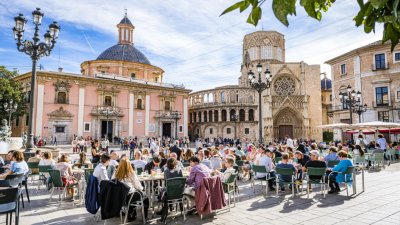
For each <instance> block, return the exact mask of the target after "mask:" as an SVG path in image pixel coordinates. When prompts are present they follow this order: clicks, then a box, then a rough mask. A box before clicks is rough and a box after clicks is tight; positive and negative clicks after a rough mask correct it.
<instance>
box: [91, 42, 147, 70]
mask: <svg viewBox="0 0 400 225" xmlns="http://www.w3.org/2000/svg"><path fill="white" fill-rule="evenodd" d="M97 60H122V61H129V62H138V63H144V64H149V65H150V61H149V60H148V59H147V58H146V56H145V55H143V53H141V52H140V51H139V50H137V49H136V48H135V47H134V46H133V45H129V44H116V45H114V46H112V47H110V48H108V49H107V50H105V51H104V52H103V53H101V54H100V55H99V57H97Z"/></svg>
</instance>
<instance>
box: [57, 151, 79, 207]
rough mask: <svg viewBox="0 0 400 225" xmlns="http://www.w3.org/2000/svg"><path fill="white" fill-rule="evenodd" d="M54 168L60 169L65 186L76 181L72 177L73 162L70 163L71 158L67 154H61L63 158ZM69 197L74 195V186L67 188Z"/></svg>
mask: <svg viewBox="0 0 400 225" xmlns="http://www.w3.org/2000/svg"><path fill="white" fill-rule="evenodd" d="M54 169H56V170H60V173H61V179H62V181H63V183H64V185H65V186H71V185H73V184H74V183H75V181H74V179H73V178H72V175H73V173H72V164H70V163H69V158H68V155H67V154H63V155H61V158H60V159H59V160H58V162H57V163H56V164H55V166H54ZM67 191H68V195H69V199H72V198H73V196H74V188H67Z"/></svg>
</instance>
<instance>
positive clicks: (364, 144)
mask: <svg viewBox="0 0 400 225" xmlns="http://www.w3.org/2000/svg"><path fill="white" fill-rule="evenodd" d="M356 145H359V146H361V147H363V148H365V147H367V145H368V143H367V141H366V140H365V139H364V138H357V139H356Z"/></svg>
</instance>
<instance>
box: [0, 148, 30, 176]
mask: <svg viewBox="0 0 400 225" xmlns="http://www.w3.org/2000/svg"><path fill="white" fill-rule="evenodd" d="M11 160H12V162H13V163H11V167H10V169H9V170H7V171H6V172H5V173H3V174H0V180H4V179H6V177H7V176H8V175H11V174H26V173H28V171H29V168H28V164H26V162H25V161H24V154H23V153H22V152H21V151H13V152H12V157H11Z"/></svg>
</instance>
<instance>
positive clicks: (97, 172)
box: [93, 153, 110, 185]
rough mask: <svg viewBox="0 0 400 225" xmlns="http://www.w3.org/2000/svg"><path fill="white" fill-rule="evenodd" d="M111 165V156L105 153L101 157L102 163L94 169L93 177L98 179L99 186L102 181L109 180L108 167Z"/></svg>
mask: <svg viewBox="0 0 400 225" xmlns="http://www.w3.org/2000/svg"><path fill="white" fill-rule="evenodd" d="M109 163H110V156H109V155H108V154H107V153H104V154H102V155H101V157H100V163H99V164H98V165H97V166H96V168H94V170H93V176H95V177H96V178H97V180H98V181H99V185H100V183H101V181H102V180H109V179H110V178H109V177H108V173H107V166H108V164H109Z"/></svg>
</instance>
